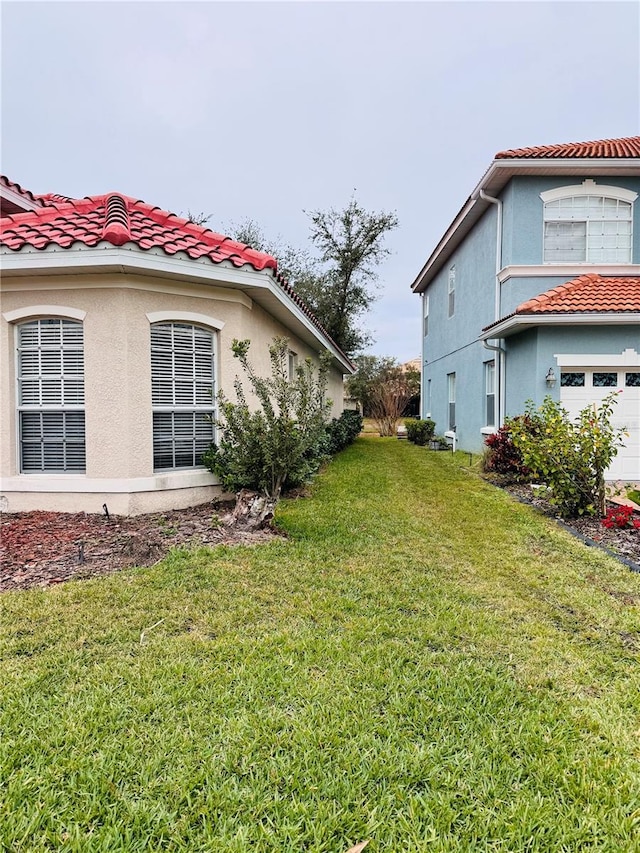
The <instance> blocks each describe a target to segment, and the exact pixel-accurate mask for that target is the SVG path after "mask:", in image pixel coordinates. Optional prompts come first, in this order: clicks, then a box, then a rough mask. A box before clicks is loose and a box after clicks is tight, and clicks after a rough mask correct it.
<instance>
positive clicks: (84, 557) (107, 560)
mask: <svg viewBox="0 0 640 853" xmlns="http://www.w3.org/2000/svg"><path fill="white" fill-rule="evenodd" d="M228 509H229V506H228V505H226V506H225V505H221V504H216V505H214V504H211V503H208V504H202V505H201V506H197V507H190V508H188V509H182V510H172V511H170V512H160V513H151V514H148V515H136V516H131V517H123V516H111V517H109V518H108V517H107V516H106V515H88V514H87V513H83V512H80V513H64V512H21V513H15V514H11V515H7V514H6V513H3V514H0V545H1V547H0V591H6V590H17V589H27V588H29V587H36V586H38V587H47V586H51V585H53V584H58V583H62V582H63V581H67V580H72V579H74V580H78V579H82V578H89V577H96V576H98V575H106V574H111V573H112V572H116V571H118V570H119V569H123V568H126V567H128V566H150V565H153V564H154V563H156V562H158V560H161V559H162V558H163V557H164V556H165V554H166V553H167V552H168V551H169V550H170V549H171V548H175V547H178V546H187V547H194V546H198V545H227V544H230V545H252V544H257V543H259V542H268V541H269V540H271V539H273V537H274V536H277V535H280V534H278V533H277V531H275V530H273V529H270V528H265V529H264V530H258V531H253V532H248V531H244V530H240V529H237V528H229V527H226V526H224V525H223V524H222V523H221V522H220V516H219V514H218V513H221V514H222V512H224V511H225V510H228Z"/></svg>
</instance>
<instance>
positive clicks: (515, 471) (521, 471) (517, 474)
mask: <svg viewBox="0 0 640 853" xmlns="http://www.w3.org/2000/svg"><path fill="white" fill-rule="evenodd" d="M484 443H485V444H486V446H487V447H488V448H489V452H488V453H487V455H486V457H485V461H484V469H485V471H493V472H494V473H495V474H506V475H509V476H511V477H513V478H514V479H516V480H524V479H527V478H528V477H529V469H528V468H527V466H526V465H525V464H524V462H523V461H522V454H521V453H520V451H519V450H518V448H517V447H516V446H515V444H514V443H513V441H512V439H511V430H510V428H509V426H507V425H505V426H501V427H500V429H499V430H498V431H497V432H494V433H492V435H488V436H487V437H486V438H485V440H484Z"/></svg>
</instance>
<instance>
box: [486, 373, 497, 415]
mask: <svg viewBox="0 0 640 853" xmlns="http://www.w3.org/2000/svg"><path fill="white" fill-rule="evenodd" d="M484 392H485V424H486V426H494V425H495V421H496V363H495V361H486V362H485V365H484Z"/></svg>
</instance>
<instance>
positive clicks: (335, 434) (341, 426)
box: [327, 409, 362, 454]
mask: <svg viewBox="0 0 640 853" xmlns="http://www.w3.org/2000/svg"><path fill="white" fill-rule="evenodd" d="M361 430H362V415H361V414H360V412H356V411H355V410H354V409H345V410H344V412H343V413H342V414H341V415H340V417H339V418H333V420H332V421H331V423H330V424H328V425H327V435H328V438H329V448H328V449H329V453H331V454H333V453H339V452H340V451H341V450H344V448H345V447H348V446H349V445H350V444H352V443H353V442H354V441H355V440H356V438H357V437H358V435H359V434H360V431H361Z"/></svg>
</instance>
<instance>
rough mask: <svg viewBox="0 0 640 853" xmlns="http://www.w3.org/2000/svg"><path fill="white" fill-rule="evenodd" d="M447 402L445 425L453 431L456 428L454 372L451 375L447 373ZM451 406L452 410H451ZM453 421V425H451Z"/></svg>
mask: <svg viewBox="0 0 640 853" xmlns="http://www.w3.org/2000/svg"><path fill="white" fill-rule="evenodd" d="M447 400H448V406H449V408H448V413H447V423H448V427H447V429H449V430H455V428H456V374H455V371H454V372H453V373H447ZM452 406H453V409H452V408H451V407H452ZM452 421H453V423H452Z"/></svg>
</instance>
